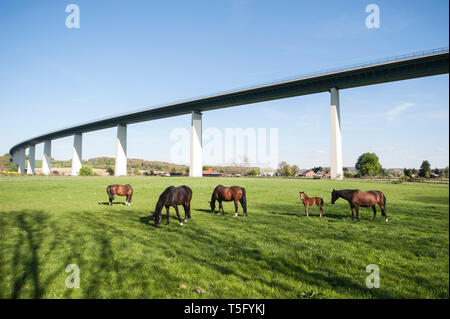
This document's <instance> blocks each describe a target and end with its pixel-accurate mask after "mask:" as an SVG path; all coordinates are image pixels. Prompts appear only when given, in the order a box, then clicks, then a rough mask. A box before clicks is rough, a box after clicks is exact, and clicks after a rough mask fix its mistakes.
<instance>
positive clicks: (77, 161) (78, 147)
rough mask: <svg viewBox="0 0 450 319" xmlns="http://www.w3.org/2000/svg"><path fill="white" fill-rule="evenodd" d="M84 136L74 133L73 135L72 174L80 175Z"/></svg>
mask: <svg viewBox="0 0 450 319" xmlns="http://www.w3.org/2000/svg"><path fill="white" fill-rule="evenodd" d="M82 145H83V136H82V135H81V134H78V133H77V134H74V136H73V153H72V176H78V175H80V169H81V159H82Z"/></svg>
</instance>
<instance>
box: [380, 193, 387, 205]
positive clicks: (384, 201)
mask: <svg viewBox="0 0 450 319" xmlns="http://www.w3.org/2000/svg"><path fill="white" fill-rule="evenodd" d="M381 195H383V205H386V196H384V194H383V193H381Z"/></svg>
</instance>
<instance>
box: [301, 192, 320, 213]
mask: <svg viewBox="0 0 450 319" xmlns="http://www.w3.org/2000/svg"><path fill="white" fill-rule="evenodd" d="M299 193H300V199H301V200H302V201H303V205H305V211H306V216H307V217H309V214H308V207H309V205H311V206H314V205H317V206H319V211H320V217H322V215H323V208H322V207H323V199H322V198H321V197H308V196H306V194H305V192H299Z"/></svg>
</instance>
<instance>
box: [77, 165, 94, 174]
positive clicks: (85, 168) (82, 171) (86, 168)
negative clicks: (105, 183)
mask: <svg viewBox="0 0 450 319" xmlns="http://www.w3.org/2000/svg"><path fill="white" fill-rule="evenodd" d="M92 175H95V174H94V171H93V170H92V168H90V167H89V166H83V167H82V168H80V176H92Z"/></svg>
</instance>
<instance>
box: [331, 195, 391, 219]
mask: <svg viewBox="0 0 450 319" xmlns="http://www.w3.org/2000/svg"><path fill="white" fill-rule="evenodd" d="M339 197H342V198H344V199H346V200H347V201H348V203H349V204H350V208H351V210H352V220H354V217H353V210H355V211H356V219H357V222H358V223H359V207H372V210H373V219H374V220H375V217H376V215H377V209H376V208H375V205H376V204H378V206H380V208H381V214H382V215H383V217H384V219H385V221H386V222H387V221H388V218H387V216H386V208H385V205H386V196H384V194H383V193H382V192H380V191H368V192H362V191H360V190H359V189H343V190H339V191H337V190H335V189H333V192H332V193H331V204H334V202H335V201H336V200H337V199H338V198H339Z"/></svg>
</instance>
